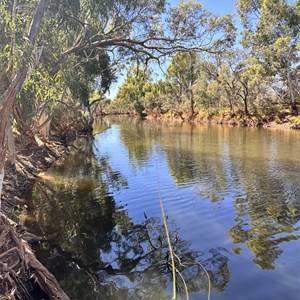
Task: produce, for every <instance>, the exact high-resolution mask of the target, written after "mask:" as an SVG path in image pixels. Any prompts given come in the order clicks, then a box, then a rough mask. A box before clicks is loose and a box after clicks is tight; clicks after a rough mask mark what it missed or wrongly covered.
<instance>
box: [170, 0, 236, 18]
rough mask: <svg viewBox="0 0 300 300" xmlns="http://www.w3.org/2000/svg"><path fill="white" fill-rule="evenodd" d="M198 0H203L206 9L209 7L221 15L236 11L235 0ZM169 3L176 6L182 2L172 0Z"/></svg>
mask: <svg viewBox="0 0 300 300" xmlns="http://www.w3.org/2000/svg"><path fill="white" fill-rule="evenodd" d="M198 2H202V3H203V4H204V7H205V8H206V9H209V10H211V11H212V12H214V13H218V14H220V15H224V14H227V13H233V12H234V11H235V8H234V3H235V0H206V1H198ZM169 3H170V4H171V5H172V6H175V5H178V4H179V3H180V0H170V1H169Z"/></svg>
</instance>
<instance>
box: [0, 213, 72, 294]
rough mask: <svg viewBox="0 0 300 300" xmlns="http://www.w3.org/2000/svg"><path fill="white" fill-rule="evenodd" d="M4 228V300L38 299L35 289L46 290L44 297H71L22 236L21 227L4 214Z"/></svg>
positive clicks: (0, 261)
mask: <svg viewBox="0 0 300 300" xmlns="http://www.w3.org/2000/svg"><path fill="white" fill-rule="evenodd" d="M0 230H1V234H0V299H22V300H23V299H24V300H27V299H37V298H36V297H37V296H34V295H33V294H34V292H35V293H36V294H37V293H38V294H40V295H41V294H43V292H44V295H43V298H44V299H45V298H49V299H61V300H64V299H69V298H68V296H67V295H66V294H65V293H64V291H63V290H62V288H61V287H60V286H59V284H58V282H57V281H56V279H55V278H54V276H53V275H52V274H51V273H50V272H49V271H48V270H47V269H46V268H45V267H44V266H43V265H42V264H41V263H40V262H39V261H38V260H37V259H36V257H35V255H34V254H33V252H32V250H31V249H30V246H29V245H28V243H27V242H26V241H25V240H24V239H22V238H21V236H20V233H18V226H17V225H16V224H15V223H14V222H12V221H11V220H9V219H8V218H7V217H6V216H5V215H3V214H0ZM39 288H40V291H39V290H38V289H39Z"/></svg>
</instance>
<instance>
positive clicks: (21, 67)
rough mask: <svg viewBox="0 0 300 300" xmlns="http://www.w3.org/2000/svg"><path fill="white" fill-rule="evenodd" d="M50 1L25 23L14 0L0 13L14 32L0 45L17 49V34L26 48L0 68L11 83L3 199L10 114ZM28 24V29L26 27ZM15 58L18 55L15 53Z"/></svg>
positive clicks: (0, 129) (5, 94)
mask: <svg viewBox="0 0 300 300" xmlns="http://www.w3.org/2000/svg"><path fill="white" fill-rule="evenodd" d="M48 2H49V0H40V1H39V3H38V6H37V8H36V10H35V12H34V15H33V17H32V19H31V20H28V19H25V21H24V22H25V23H24V24H22V18H21V16H19V15H18V14H17V12H16V2H15V1H12V2H11V1H9V2H7V6H6V7H5V6H4V5H3V6H1V14H2V16H3V15H4V16H6V18H5V19H4V24H3V25H4V32H9V33H10V35H11V36H10V37H9V36H6V37H7V42H8V43H7V44H2V45H1V47H3V48H2V49H1V50H2V51H3V52H4V53H5V52H6V51H7V49H9V48H10V49H11V51H12V52H13V51H15V50H16V47H15V46H16V38H19V39H23V40H24V41H25V46H24V49H22V50H23V51H21V53H22V54H23V56H22V57H21V59H19V60H18V61H13V62H12V61H11V58H10V57H8V58H7V61H6V63H7V64H8V65H4V66H3V67H2V69H1V73H2V74H3V75H2V78H5V80H6V81H7V84H8V86H6V87H5V88H3V90H2V92H1V95H0V199H1V192H2V187H3V178H4V164H5V157H6V150H7V137H8V130H9V126H10V125H9V123H8V122H9V121H10V116H11V112H12V108H13V105H14V103H15V99H16V95H17V94H18V93H19V92H20V90H21V88H22V86H23V83H24V81H25V78H26V74H27V70H28V64H29V61H30V58H31V55H32V53H33V51H34V49H35V46H36V40H37V35H38V30H39V28H40V25H41V21H42V19H43V16H44V13H45V11H46V9H47V6H48ZM11 4H12V5H11ZM21 14H22V12H21ZM29 21H31V22H29ZM18 22H21V24H22V25H23V26H24V27H23V28H24V29H23V31H21V32H19V30H18V31H17V27H18V26H21V24H17V23H18ZM29 24H30V25H29ZM28 28H29V30H28V31H27V29H28ZM16 33H18V34H20V36H16ZM26 41H27V42H26ZM19 50H20V49H19ZM13 58H14V59H16V57H15V56H13ZM9 64H12V65H13V66H12V67H11V68H10V67H9ZM0 201H1V200H0ZM0 207H1V202H0Z"/></svg>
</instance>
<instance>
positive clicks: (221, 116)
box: [145, 110, 300, 130]
mask: <svg viewBox="0 0 300 300" xmlns="http://www.w3.org/2000/svg"><path fill="white" fill-rule="evenodd" d="M145 118H146V120H148V121H149V122H152V121H153V122H161V123H163V124H169V123H170V122H177V123H178V122H189V123H194V124H205V125H207V124H210V125H225V126H238V127H259V128H273V129H295V130H298V129H300V117H299V116H295V115H291V114H290V113H289V112H287V111H284V112H281V113H277V114H272V113H270V114H265V115H263V116H261V115H259V114H247V115H246V114H244V113H241V112H237V113H235V114H231V113H229V112H220V111H216V110H212V111H202V112H198V113H197V114H196V115H195V116H194V117H193V118H190V117H189V116H188V115H184V114H175V113H172V114H148V115H147V116H146V117H145Z"/></svg>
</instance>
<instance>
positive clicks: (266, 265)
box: [119, 120, 300, 269]
mask: <svg viewBox="0 0 300 300" xmlns="http://www.w3.org/2000/svg"><path fill="white" fill-rule="evenodd" d="M128 123H130V121H128V120H127V121H126V122H120V125H119V126H120V133H121V140H122V141H123V143H124V145H125V146H126V147H127V149H128V151H129V153H133V152H134V153H136V155H135V159H137V160H138V161H144V160H145V159H146V158H145V157H144V156H140V155H138V151H137V149H139V148H141V147H145V149H147V151H146V152H147V157H149V153H150V152H151V149H153V145H160V147H161V148H163V149H164V150H165V154H166V160H167V163H168V167H169V169H170V174H171V175H172V176H173V177H174V179H175V182H176V183H177V185H178V186H179V187H183V188H187V187H192V188H193V189H194V191H195V192H196V193H197V195H199V196H201V199H203V200H205V199H208V200H210V201H212V202H218V201H223V200H227V201H228V200H229V201H232V204H233V208H234V209H235V213H236V217H235V219H234V224H233V225H232V227H231V228H230V229H229V230H228V234H229V236H230V237H231V240H232V243H233V244H243V243H244V244H246V246H247V247H248V248H249V249H250V250H251V251H252V253H253V255H254V258H253V262H254V263H256V264H257V265H259V266H260V267H261V268H262V269H274V262H275V260H276V259H277V258H278V257H279V255H280V254H281V253H282V250H281V248H280V245H281V244H282V243H283V242H288V241H293V240H296V239H299V234H297V233H296V232H297V230H298V231H299V228H298V227H299V220H300V200H299V199H300V176H299V167H300V160H299V159H300V142H299V140H300V135H299V133H295V132H286V131H278V132H274V131H271V130H270V131H267V130H259V129H241V128H234V129H232V128H228V127H213V126H195V125H187V124H180V125H178V124H173V125H171V126H164V127H163V128H162V126H160V125H157V126H153V124H151V126H147V125H144V126H141V125H140V124H138V125H137V126H136V125H135V124H132V123H130V124H128ZM129 128H130V130H131V131H129ZM129 132H130V133H129ZM125 136H126V139H125ZM124 140H126V142H124ZM231 199H232V200H231ZM295 229H296V232H295ZM237 246H239V245H237Z"/></svg>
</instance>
